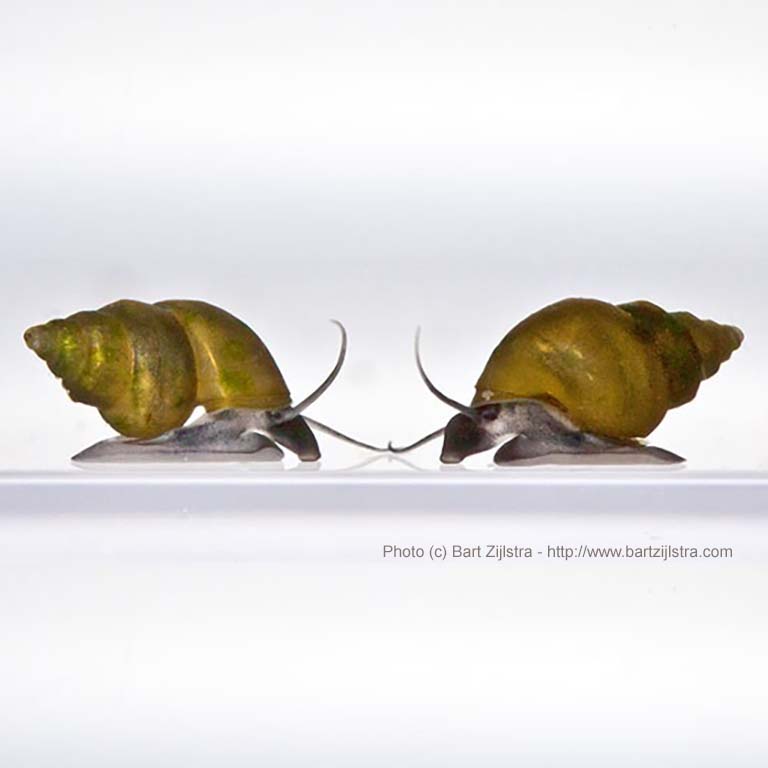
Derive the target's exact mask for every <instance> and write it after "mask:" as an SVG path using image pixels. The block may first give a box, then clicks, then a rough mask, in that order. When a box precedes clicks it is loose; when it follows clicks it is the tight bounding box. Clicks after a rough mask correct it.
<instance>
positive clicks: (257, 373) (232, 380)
mask: <svg viewBox="0 0 768 768" xmlns="http://www.w3.org/2000/svg"><path fill="white" fill-rule="evenodd" d="M24 339H25V341H26V343H27V345H28V346H29V347H30V348H31V349H32V350H34V351H35V353H36V354H37V355H38V356H39V357H41V358H42V359H43V360H44V361H45V362H46V363H47V364H48V367H49V368H50V369H51V371H52V372H53V374H54V375H55V376H57V377H59V378H60V379H61V380H62V384H63V385H64V387H65V389H66V390H67V391H68V392H69V395H70V397H71V398H72V399H73V400H75V401H76V402H79V403H86V404H87V405H93V406H95V407H96V408H98V409H99V412H100V413H101V415H102V416H103V418H104V420H105V421H107V422H108V423H109V424H110V425H111V426H112V427H113V428H114V429H115V430H117V432H119V433H120V434H121V435H125V436H126V437H132V438H143V439H149V438H153V437H157V436H159V435H161V434H163V433H164V432H167V431H168V430H170V429H174V428H176V427H180V426H182V425H183V424H184V423H185V422H186V421H187V419H188V418H189V416H190V414H191V413H192V411H193V410H194V409H195V407H196V406H198V405H201V406H203V407H204V408H205V409H206V410H207V411H217V410H220V409H223V408H254V409H269V410H277V409H280V408H284V407H287V406H289V405H290V403H291V398H290V394H289V392H288V387H287V386H286V384H285V381H284V379H283V377H282V375H281V373H280V371H279V369H278V367H277V365H276V363H275V361H274V359H273V358H272V355H270V353H269V350H268V349H267V348H266V346H265V345H264V343H263V342H262V340H261V339H260V338H259V337H258V336H257V335H256V334H255V333H254V332H253V331H252V330H251V329H250V328H249V327H248V326H247V325H246V324H245V323H243V322H241V321H240V320H238V319H237V318H236V317H234V316H233V315H231V314H229V313H228V312H225V311H224V310H223V309H219V308H218V307H215V306H213V305H211V304H207V303H205V302H202V301H182V300H173V301H161V302H158V303H157V304H145V303H143V302H140V301H130V300H122V301H116V302H114V303H113V304H108V305H107V306H105V307H102V308H101V309H97V310H95V311H88V312H78V313H76V314H74V315H71V316H70V317H67V318H64V319H63V320H52V321H51V322H49V323H45V324H44V325H38V326H35V327H33V328H30V329H29V330H27V331H26V333H25V334H24Z"/></svg>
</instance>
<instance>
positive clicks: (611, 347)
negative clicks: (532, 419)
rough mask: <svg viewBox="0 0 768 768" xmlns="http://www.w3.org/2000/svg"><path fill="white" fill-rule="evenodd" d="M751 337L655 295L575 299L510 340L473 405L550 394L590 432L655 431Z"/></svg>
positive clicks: (541, 314) (538, 315)
mask: <svg viewBox="0 0 768 768" xmlns="http://www.w3.org/2000/svg"><path fill="white" fill-rule="evenodd" d="M743 338H744V336H743V334H742V332H741V331H740V330H739V329H738V328H735V327H734V326H729V325H719V324H717V323H715V322H713V321H711V320H699V319H698V318H697V317H694V316H693V315H692V314H690V313H688V312H665V311H664V310H663V309H661V307H657V306H656V305H655V304H651V303H650V302H647V301H636V302H632V303H631V304H620V305H618V306H616V305H613V304H608V303H606V302H603V301H596V300H593V299H565V300H564V301H560V302H558V303H556V304H552V305H551V306H548V307H545V308H544V309H542V310H540V311H538V312H535V313H534V314H532V315H531V316H530V317H528V318H527V319H525V320H523V321H522V322H521V323H520V324H518V325H517V326H515V327H514V328H513V329H512V330H511V331H510V332H509V333H508V334H507V335H506V336H505V337H504V338H503V339H502V341H501V343H500V344H499V345H498V346H497V347H496V349H495V350H494V351H493V354H492V355H491V357H490V359H489V360H488V363H487V365H486V366H485V370H484V371H483V373H482V374H481V376H480V378H479V380H478V382H477V385H476V394H475V398H474V400H473V403H472V404H473V405H482V404H484V403H498V402H504V401H508V400H512V399H515V398H534V399H541V400H545V401H548V402H551V403H552V404H554V405H556V406H557V407H559V408H561V409H562V410H564V411H565V412H566V414H567V415H568V416H569V418H570V419H571V420H572V421H573V422H574V424H575V425H576V426H578V427H579V428H580V429H582V430H584V431H586V432H592V433H595V434H599V435H604V436H608V437H617V438H631V437H645V436H646V435H648V434H650V433H651V432H652V431H653V430H654V429H655V428H656V426H658V424H659V422H660V421H661V420H662V419H663V418H664V415H665V414H666V412H667V411H668V410H669V409H670V408H676V407H677V406H679V405H682V404H683V403H687V402H689V401H690V400H692V399H693V398H694V396H695V395H696V392H697V391H698V388H699V384H700V383H701V382H702V380H704V379H706V378H709V377H710V376H712V375H713V374H714V373H715V372H716V371H717V370H718V368H719V367H720V364H721V363H723V362H724V361H725V360H727V359H728V358H729V357H730V356H731V353H732V352H733V351H734V350H735V349H737V348H738V347H739V346H740V344H741V342H742V339H743Z"/></svg>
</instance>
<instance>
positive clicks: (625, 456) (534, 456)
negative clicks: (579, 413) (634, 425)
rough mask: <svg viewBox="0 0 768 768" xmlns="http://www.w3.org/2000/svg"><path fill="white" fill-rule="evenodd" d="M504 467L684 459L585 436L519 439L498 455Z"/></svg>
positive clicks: (496, 459) (630, 443)
mask: <svg viewBox="0 0 768 768" xmlns="http://www.w3.org/2000/svg"><path fill="white" fill-rule="evenodd" d="M493 461H494V463H495V464H497V465H498V466H501V467H508V466H525V465H533V464H679V463H680V462H683V461H685V459H683V458H682V457H681V456H678V455H677V454H674V453H672V452H670V451H666V450H664V449H663V448H657V447H656V446H652V445H643V444H642V443H639V442H637V441H626V442H625V441H620V440H611V439H609V438H603V437H599V436H597V435H590V434H588V433H583V432H563V433H561V434H555V433H552V432H549V433H547V434H546V435H543V436H539V437H536V436H533V437H531V436H528V435H518V436H517V437H514V438H513V439H512V440H510V441H509V442H506V443H504V445H502V446H501V448H499V450H498V451H496V454H495V455H494V457H493Z"/></svg>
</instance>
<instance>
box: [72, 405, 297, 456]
mask: <svg viewBox="0 0 768 768" xmlns="http://www.w3.org/2000/svg"><path fill="white" fill-rule="evenodd" d="M249 421H252V419H250V420H249V419H248V418H246V415H245V414H243V413H241V412H239V411H235V410H225V411H218V412H217V413H212V414H206V415H205V416H203V417H201V418H200V419H198V420H197V421H195V422H193V423H192V424H190V425H189V426H184V427H179V428H178V429H173V430H170V431H169V432H166V433H165V434H163V435H160V436H159V437H155V438H153V439H151V440H134V439H129V438H125V437H114V438H111V439H109V440H102V441H101V442H99V443H96V444H95V445H92V446H91V447H90V448H86V449H85V450H84V451H81V452H80V453H78V454H77V455H76V456H73V457H72V461H75V462H110V463H131V462H180V461H196V462H197V461H244V460H247V461H280V459H282V458H283V455H284V454H283V451H282V450H281V449H280V448H279V446H278V445H276V444H275V442H274V441H273V440H271V439H270V438H269V437H267V436H266V435H263V434H261V433H260V432H255V431H253V425H252V424H251V423H249Z"/></svg>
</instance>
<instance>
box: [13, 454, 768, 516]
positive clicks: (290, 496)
mask: <svg viewBox="0 0 768 768" xmlns="http://www.w3.org/2000/svg"><path fill="white" fill-rule="evenodd" d="M0 509H2V510H5V511H8V510H12V511H16V512H19V511H29V512H56V511H61V512H63V511H65V510H77V511H79V512H88V511H92V512H105V511H130V510H136V509H153V510H158V511H162V510H166V511H173V510H186V511H211V512H215V511H226V510H243V511H253V512H257V511H259V510H290V509H294V510H302V511H310V510H317V511H323V510H325V511H348V512H364V511H365V510H370V509H375V510H388V511H390V512H391V513H397V512H398V511H399V510H416V509H417V510H421V511H435V512H441V511H442V512H462V511H478V510H488V511H493V510H497V511H507V512H513V511H520V512H522V511H539V512H541V511H546V510H557V511H564V509H571V510H574V511H576V510H579V511H583V512H596V513H597V512H608V511H621V510H625V511H643V510H647V511H661V510H667V511H669V512H670V513H674V512H679V511H681V510H686V511H688V512H707V513H722V514H728V513H729V512H732V511H735V510H738V511H739V512H740V513H744V512H756V513H760V512H766V513H768V473H765V472H755V471H751V472H737V471H722V472H716V471H696V470H690V469H686V468H679V467H659V468H652V469H649V468H619V467H615V468H600V469H596V468H592V467H590V468H586V467H583V468H579V467H569V468H552V467H536V468H525V469H522V468H520V469H484V470H478V469H466V468H464V467H444V468H441V469H433V470H424V469H415V468H407V469H404V468H399V469H396V468H390V469H388V470H386V471H377V470H374V469H371V470H366V469H357V470H354V471H343V470H323V469H321V468H320V467H318V466H317V465H298V466H295V467H292V468H275V467H274V466H270V467H265V466H259V465H248V464H231V465H217V466H215V467H211V466H205V465H193V464H189V465H184V466H181V467H174V468H172V469H170V468H168V467H163V466H160V465H158V466H133V467H120V468H107V467H106V466H101V467H98V468H94V469H91V468H88V469H80V468H76V467H72V468H68V469H62V470H52V471H12V472H3V473H0Z"/></svg>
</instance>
